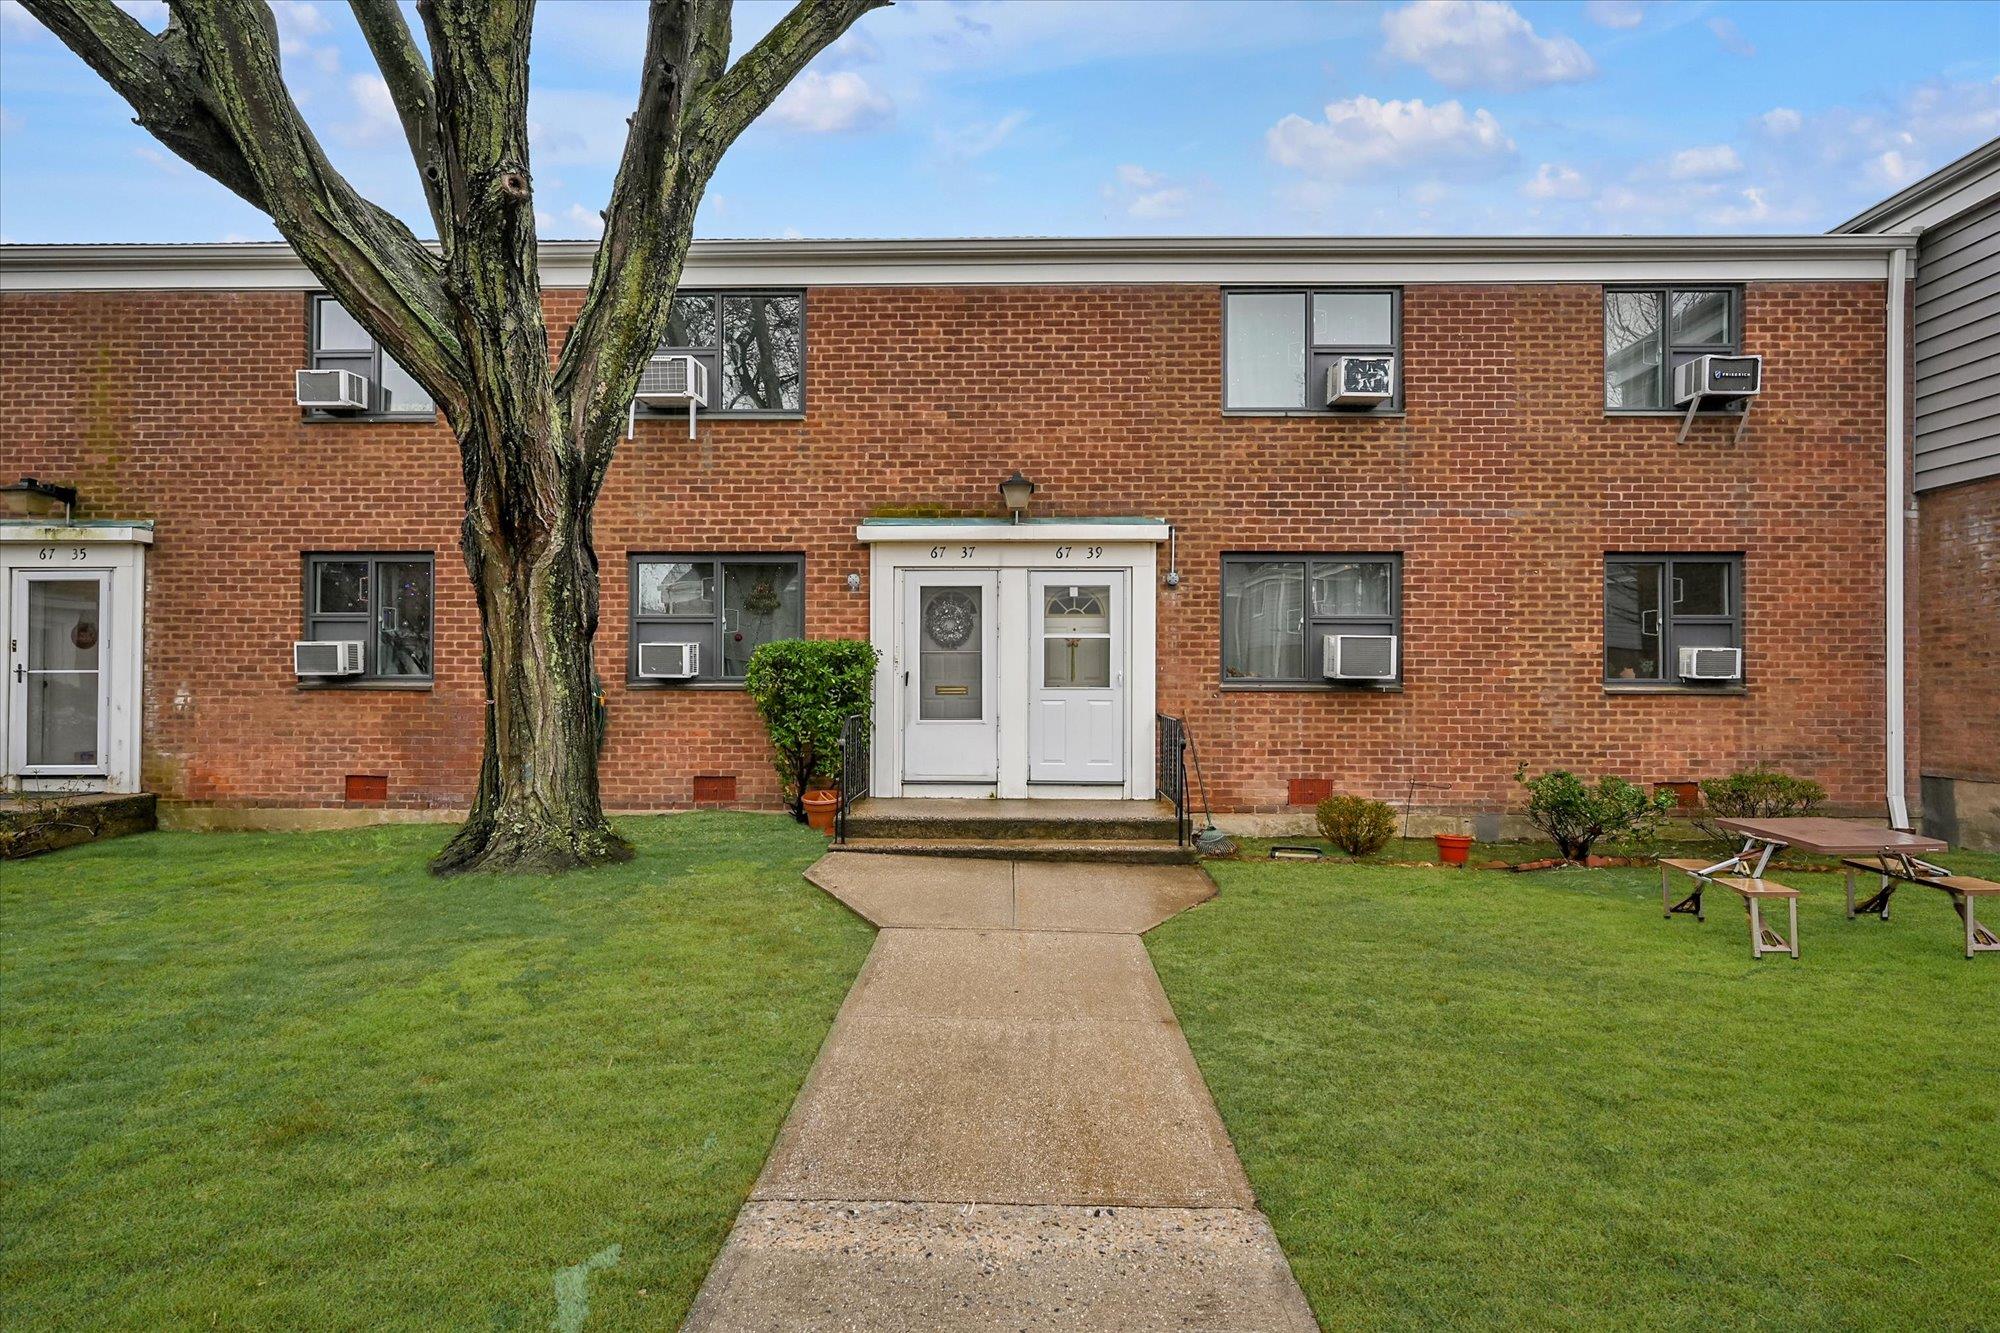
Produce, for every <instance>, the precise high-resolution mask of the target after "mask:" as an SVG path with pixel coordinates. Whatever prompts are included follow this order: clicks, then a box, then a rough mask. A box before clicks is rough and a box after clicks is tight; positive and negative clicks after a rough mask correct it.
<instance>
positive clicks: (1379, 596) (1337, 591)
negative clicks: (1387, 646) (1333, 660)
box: [1222, 555, 1402, 685]
mask: <svg viewBox="0 0 2000 1333" xmlns="http://www.w3.org/2000/svg"><path fill="white" fill-rule="evenodd" d="M1401 576H1402V560H1401V557H1399V556H1395V555H1230V556H1224V557H1223V561H1222V678H1223V680H1224V681H1225V682H1227V683H1230V684H1242V685H1252V684H1292V685H1304V684H1312V685H1324V684H1326V683H1327V678H1326V674H1325V671H1324V666H1325V661H1326V658H1325V653H1326V647H1325V645H1326V640H1327V639H1328V638H1329V637H1330V636H1332V635H1335V634H1370V635H1374V634H1397V635H1399V634H1401V633H1402V590H1401V582H1402V578H1401Z"/></svg>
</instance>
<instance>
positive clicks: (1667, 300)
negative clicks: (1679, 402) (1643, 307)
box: [1597, 282, 1743, 417]
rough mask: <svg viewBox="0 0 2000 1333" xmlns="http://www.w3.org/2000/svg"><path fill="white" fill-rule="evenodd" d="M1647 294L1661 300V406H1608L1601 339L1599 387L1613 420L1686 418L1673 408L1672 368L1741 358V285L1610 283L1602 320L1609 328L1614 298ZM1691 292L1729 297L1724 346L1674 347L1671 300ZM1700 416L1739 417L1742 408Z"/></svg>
mask: <svg viewBox="0 0 2000 1333" xmlns="http://www.w3.org/2000/svg"><path fill="white" fill-rule="evenodd" d="M1641 292H1649V293H1653V294H1655V295H1657V296H1658V297H1659V298H1660V404H1659V406H1657V407H1613V406H1612V405H1611V380H1610V376H1609V374H1608V373H1607V371H1608V369H1609V368H1608V366H1607V365H1606V364H1605V362H1606V359H1607V358H1608V356H1609V353H1608V352H1607V351H1606V349H1605V346H1604V341H1603V339H1602V338H1600V339H1599V340H1598V345H1597V350H1598V357H1599V363H1598V376H1597V379H1598V385H1599V387H1600V389H1601V391H1602V398H1601V401H1602V402H1603V404H1604V411H1605V414H1606V415H1607V416H1614V417H1655V416H1673V417H1678V416H1685V415H1686V414H1687V409H1686V408H1684V407H1675V406H1674V404H1673V396H1674V367H1675V366H1676V365H1678V364H1680V363H1681V362H1683V361H1685V360H1687V359H1689V358H1691V357H1697V356H1741V355H1743V287H1742V284H1740V283H1727V282H1681V283H1661V282H1634V283H1610V284H1607V285H1606V286H1605V288H1604V300H1603V303H1602V315H1603V320H1602V321H1600V323H1601V324H1604V325H1606V326H1608V321H1609V320H1610V318H1611V298H1612V296H1614V295H1620V296H1629V295H1632V294H1634V293H1641ZM1690 292H1721V293H1723V294H1725V295H1726V296H1728V297H1729V333H1730V338H1729V341H1728V342H1727V343H1677V342H1675V341H1674V297H1676V296H1679V295H1682V294H1684V293H1690ZM1698 411H1699V413H1700V414H1701V415H1704V416H1707V415H1720V416H1740V415H1741V414H1742V411H1743V408H1742V407H1741V406H1740V405H1736V404H1731V405H1726V406H1718V407H1702V408H1700V409H1698Z"/></svg>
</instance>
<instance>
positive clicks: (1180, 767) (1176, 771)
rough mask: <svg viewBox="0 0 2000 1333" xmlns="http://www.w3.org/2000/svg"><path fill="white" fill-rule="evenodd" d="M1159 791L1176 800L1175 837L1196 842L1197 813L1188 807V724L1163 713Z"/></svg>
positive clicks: (1169, 798)
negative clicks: (1195, 820) (1195, 824)
mask: <svg viewBox="0 0 2000 1333" xmlns="http://www.w3.org/2000/svg"><path fill="white" fill-rule="evenodd" d="M1158 730H1159V770H1158V783H1157V787H1158V791H1159V793H1160V795H1161V796H1162V797H1164V798H1165V799H1167V800H1169V801H1172V802H1173V803H1174V837H1175V840H1176V841H1178V842H1179V843H1180V845H1181V846H1183V847H1186V846H1189V845H1191V844H1192V843H1193V842H1194V815H1193V813H1192V812H1191V811H1190V810H1189V809H1188V785H1187V725H1186V724H1185V723H1183V722H1182V721H1181V720H1180V719H1179V718H1177V717H1168V716H1167V715H1166V714H1165V713H1161V714H1160V715H1159V728H1158Z"/></svg>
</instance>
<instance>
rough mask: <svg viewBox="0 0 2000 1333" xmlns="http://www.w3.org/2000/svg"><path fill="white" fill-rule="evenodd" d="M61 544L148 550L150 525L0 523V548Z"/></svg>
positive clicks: (51, 520)
mask: <svg viewBox="0 0 2000 1333" xmlns="http://www.w3.org/2000/svg"><path fill="white" fill-rule="evenodd" d="M64 543H70V544H75V543H96V544H100V545H104V544H119V545H132V544H135V543H136V544H137V545H140V546H151V545H152V544H153V525H152V524H151V523H143V522H142V523H96V522H93V523H66V522H64V521H63V520H61V519H59V518H58V519H50V520H49V521H48V522H46V523H39V522H36V521H34V520H33V519H27V520H9V521H8V522H6V523H0V545H6V546H56V545H61V544H64Z"/></svg>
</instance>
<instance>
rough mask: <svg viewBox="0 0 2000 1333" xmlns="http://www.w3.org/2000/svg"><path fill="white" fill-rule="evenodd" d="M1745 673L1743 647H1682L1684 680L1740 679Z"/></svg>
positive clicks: (1682, 674) (1682, 676) (1682, 677)
mask: <svg viewBox="0 0 2000 1333" xmlns="http://www.w3.org/2000/svg"><path fill="white" fill-rule="evenodd" d="M1742 675H1743V650H1742V649H1741V648H1682V649H1681V679H1682V680H1738V679H1740V678H1741V677H1742Z"/></svg>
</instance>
